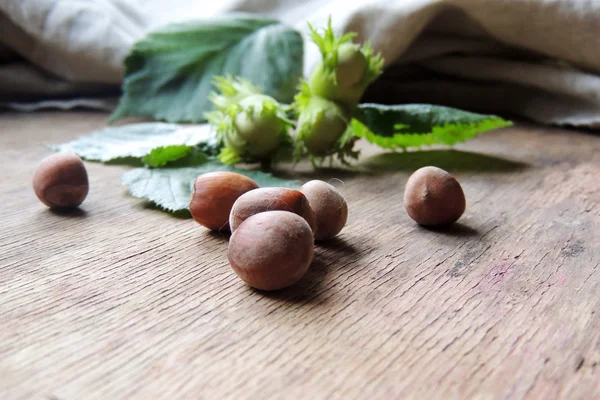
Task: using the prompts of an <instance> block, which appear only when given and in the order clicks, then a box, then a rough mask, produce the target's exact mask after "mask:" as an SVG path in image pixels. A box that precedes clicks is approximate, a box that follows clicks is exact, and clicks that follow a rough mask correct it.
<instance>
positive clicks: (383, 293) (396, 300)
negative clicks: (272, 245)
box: [0, 112, 600, 400]
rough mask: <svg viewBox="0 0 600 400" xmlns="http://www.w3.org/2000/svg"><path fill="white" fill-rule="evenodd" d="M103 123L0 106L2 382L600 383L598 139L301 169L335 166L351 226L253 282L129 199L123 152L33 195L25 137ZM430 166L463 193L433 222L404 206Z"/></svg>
mask: <svg viewBox="0 0 600 400" xmlns="http://www.w3.org/2000/svg"><path fill="white" fill-rule="evenodd" d="M105 121H106V116H105V115H103V114H96V113H83V112H79V113H74V112H69V113H40V114H13V113H4V114H0V148H1V149H2V157H1V165H2V173H1V174H0V193H1V194H0V196H1V204H2V207H1V208H0V221H1V226H2V230H1V231H0V398H2V399H42V398H56V399H60V400H63V399H220V398H235V399H240V398H256V399H258V398H261V399H262V398H276V399H283V398H286V399H292V398H302V399H364V398H369V399H393V398H415V399H431V398H477V399H500V398H515V399H520V398H532V399H533V398H539V399H554V398H563V399H593V398H600V268H599V266H600V245H599V240H600V136H595V135H593V134H590V133H582V132H574V131H564V130H558V129H545V128H536V127H523V126H520V127H516V128H510V129H505V130H502V131H496V132H494V133H490V134H488V135H485V136H482V137H480V138H478V139H476V140H474V141H472V142H470V143H468V144H466V145H461V146H458V147H457V148H456V150H454V151H447V150H438V151H432V152H428V153H419V154H387V155H379V156H378V155H374V156H371V157H369V158H368V160H367V161H366V162H365V164H368V165H370V167H371V168H372V169H373V170H374V171H376V173H375V174H371V175H369V174H358V173H348V172H342V171H335V170H326V171H322V172H321V173H320V175H315V174H314V173H313V174H311V173H309V172H308V171H309V170H308V169H307V170H304V171H303V170H302V169H300V170H298V171H296V172H295V174H296V176H298V177H300V179H303V180H306V179H310V178H313V177H315V176H318V177H322V178H324V179H330V178H339V179H341V180H343V182H344V186H343V187H342V186H341V184H338V186H339V187H340V190H341V191H342V192H343V193H344V195H345V196H346V198H347V200H348V203H349V206H350V218H349V224H348V226H347V227H346V228H345V230H344V231H343V234H342V235H341V236H340V238H339V240H336V241H334V242H332V243H329V244H327V245H325V246H318V248H317V250H316V258H315V261H314V264H313V266H312V268H311V270H310V272H309V274H308V276H307V277H306V279H304V280H303V281H302V282H301V283H300V284H299V285H298V286H296V287H294V288H292V289H291V290H288V291H284V292H282V293H276V294H263V293H259V292H256V291H254V290H251V289H249V288H248V287H246V286H244V284H242V282H241V281H239V280H238V279H237V278H236V276H235V275H234V274H233V272H232V271H231V270H230V267H229V266H228V264H227V260H226V246H227V238H226V237H223V236H221V235H218V234H211V233H209V232H207V231H206V230H204V229H202V228H201V227H199V226H198V225H196V224H195V223H194V222H192V221H191V220H186V219H178V218H174V217H171V216H169V215H166V214H164V213H162V212H160V211H156V210H152V209H151V208H149V207H148V206H146V205H144V204H143V202H142V201H140V200H138V199H134V198H131V197H129V196H128V195H127V194H126V190H125V188H123V187H122V186H120V183H119V180H120V175H121V174H122V173H123V172H124V171H125V170H127V167H121V166H103V165H99V164H94V163H87V164H86V165H87V166H88V171H89V174H90V180H91V191H90V195H89V197H88V199H87V201H86V202H85V203H84V205H83V206H82V210H81V212H77V213H71V214H61V213H54V212H51V211H49V210H47V209H46V208H45V207H44V206H42V204H41V203H40V202H38V200H37V199H36V198H35V197H34V194H33V191H32V189H31V176H32V173H33V170H34V167H35V165H36V163H37V162H38V161H39V160H40V158H42V157H43V156H45V155H47V154H49V152H48V151H47V150H46V149H45V148H44V147H43V144H45V143H60V142H63V141H66V140H70V139H72V138H75V137H76V136H78V135H80V134H84V133H87V132H89V131H90V130H92V129H95V128H99V127H101V126H102V125H103V124H104V123H105ZM369 152H372V149H370V148H367V149H366V156H367V155H368V154H369ZM427 164H434V165H437V166H440V167H442V168H446V169H448V170H449V171H451V172H453V173H454V174H456V176H457V177H458V178H459V180H460V181H461V183H462V184H463V186H464V189H465V192H466V195H467V199H468V209H467V212H466V214H465V215H464V216H463V218H462V219H461V220H460V224H458V225H456V226H455V227H454V228H453V229H450V230H448V231H431V230H426V229H422V228H420V227H418V226H417V225H415V224H414V223H412V222H411V221H410V220H409V219H408V217H407V215H406V214H405V212H404V210H403V205H402V191H403V187H404V183H405V181H406V179H407V177H408V175H409V174H410V172H411V171H412V170H413V169H415V168H416V167H418V166H421V165H427Z"/></svg>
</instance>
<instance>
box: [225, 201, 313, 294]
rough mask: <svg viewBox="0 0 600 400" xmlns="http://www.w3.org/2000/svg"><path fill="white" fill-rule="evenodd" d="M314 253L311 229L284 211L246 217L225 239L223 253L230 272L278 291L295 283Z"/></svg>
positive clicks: (296, 217) (255, 286)
mask: <svg viewBox="0 0 600 400" xmlns="http://www.w3.org/2000/svg"><path fill="white" fill-rule="evenodd" d="M313 254H314V244H313V234H312V229H311V228H310V226H309V225H308V223H307V222H306V220H305V219H304V218H302V217H300V216H298V215H297V214H294V213H291V212H287V211H267V212H262V213H259V214H255V215H253V216H250V217H249V218H248V219H247V220H245V221H244V222H242V223H241V224H240V226H238V228H237V229H236V230H235V232H234V233H233V235H231V238H230V240H229V247H228V251H227V256H228V259H229V264H230V265H231V268H232V269H233V271H234V272H235V273H236V274H237V275H238V276H239V277H240V278H241V279H242V280H243V281H244V282H246V284H248V285H250V286H252V287H254V288H256V289H260V290H278V289H283V288H285V287H288V286H291V285H293V284H294V283H296V282H298V281H299V280H300V279H301V278H302V277H303V276H304V274H305V273H306V271H307V270H308V268H309V266H310V264H311V262H312V258H313Z"/></svg>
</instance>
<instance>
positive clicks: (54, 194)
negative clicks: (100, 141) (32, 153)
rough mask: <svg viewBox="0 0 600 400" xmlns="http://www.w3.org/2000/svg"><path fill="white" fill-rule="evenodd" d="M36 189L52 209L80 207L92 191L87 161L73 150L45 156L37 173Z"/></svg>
mask: <svg viewBox="0 0 600 400" xmlns="http://www.w3.org/2000/svg"><path fill="white" fill-rule="evenodd" d="M33 190H34V191H35V194H36V196H37V197H38V199H40V201H41V202H42V203H44V204H45V205H47V206H48V207H50V208H74V207H78V206H79V205H80V204H81V203H83V201H84V200H85V198H86V197H87V194H88V191H89V182H88V175H87V171H86V169H85V166H84V165H83V161H82V160H81V158H79V157H78V156H77V155H76V154H73V153H56V154H53V155H51V156H49V157H46V158H45V159H43V160H42V161H41V162H40V163H39V165H38V166H37V168H36V170H35V172H34V174H33Z"/></svg>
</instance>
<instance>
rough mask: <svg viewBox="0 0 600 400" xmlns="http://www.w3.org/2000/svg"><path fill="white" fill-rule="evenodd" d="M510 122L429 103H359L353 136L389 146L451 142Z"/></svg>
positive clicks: (508, 124)
mask: <svg viewBox="0 0 600 400" xmlns="http://www.w3.org/2000/svg"><path fill="white" fill-rule="evenodd" d="M510 125H512V123H511V122H510V121H507V120H504V119H502V118H500V117H498V116H496V115H485V114H477V113H473V112H468V111H463V110H459V109H456V108H451V107H444V106H436V105H429V104H406V105H393V106H387V105H381V104H361V105H360V106H359V108H358V110H357V111H356V113H355V115H354V119H353V120H352V129H353V131H354V134H355V135H356V136H359V137H364V138H365V139H367V140H368V141H369V142H371V143H374V144H377V145H379V146H381V147H383V148H390V149H393V148H408V147H421V146H426V145H434V144H445V145H453V144H456V143H459V142H464V141H466V140H468V139H471V138H473V137H475V136H477V135H478V134H480V133H484V132H487V131H490V130H493V129H497V128H503V127H507V126H510Z"/></svg>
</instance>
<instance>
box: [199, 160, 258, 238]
mask: <svg viewBox="0 0 600 400" xmlns="http://www.w3.org/2000/svg"><path fill="white" fill-rule="evenodd" d="M257 188H258V184H257V183H256V182H254V181H253V180H252V179H250V178H248V177H247V176H244V175H242V174H238V173H235V172H227V171H219V172H209V173H206V174H202V175H200V176H199V177H198V178H196V181H195V182H194V189H193V192H192V199H191V201H190V213H191V214H192V217H193V218H194V220H195V221H196V222H198V223H199V224H200V225H202V226H205V227H206V228H208V229H212V230H228V229H229V213H230V212H231V207H232V206H233V204H234V203H235V201H236V200H237V199H238V197H240V196H241V195H243V194H244V193H246V192H248V191H251V190H255V189H257Z"/></svg>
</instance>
